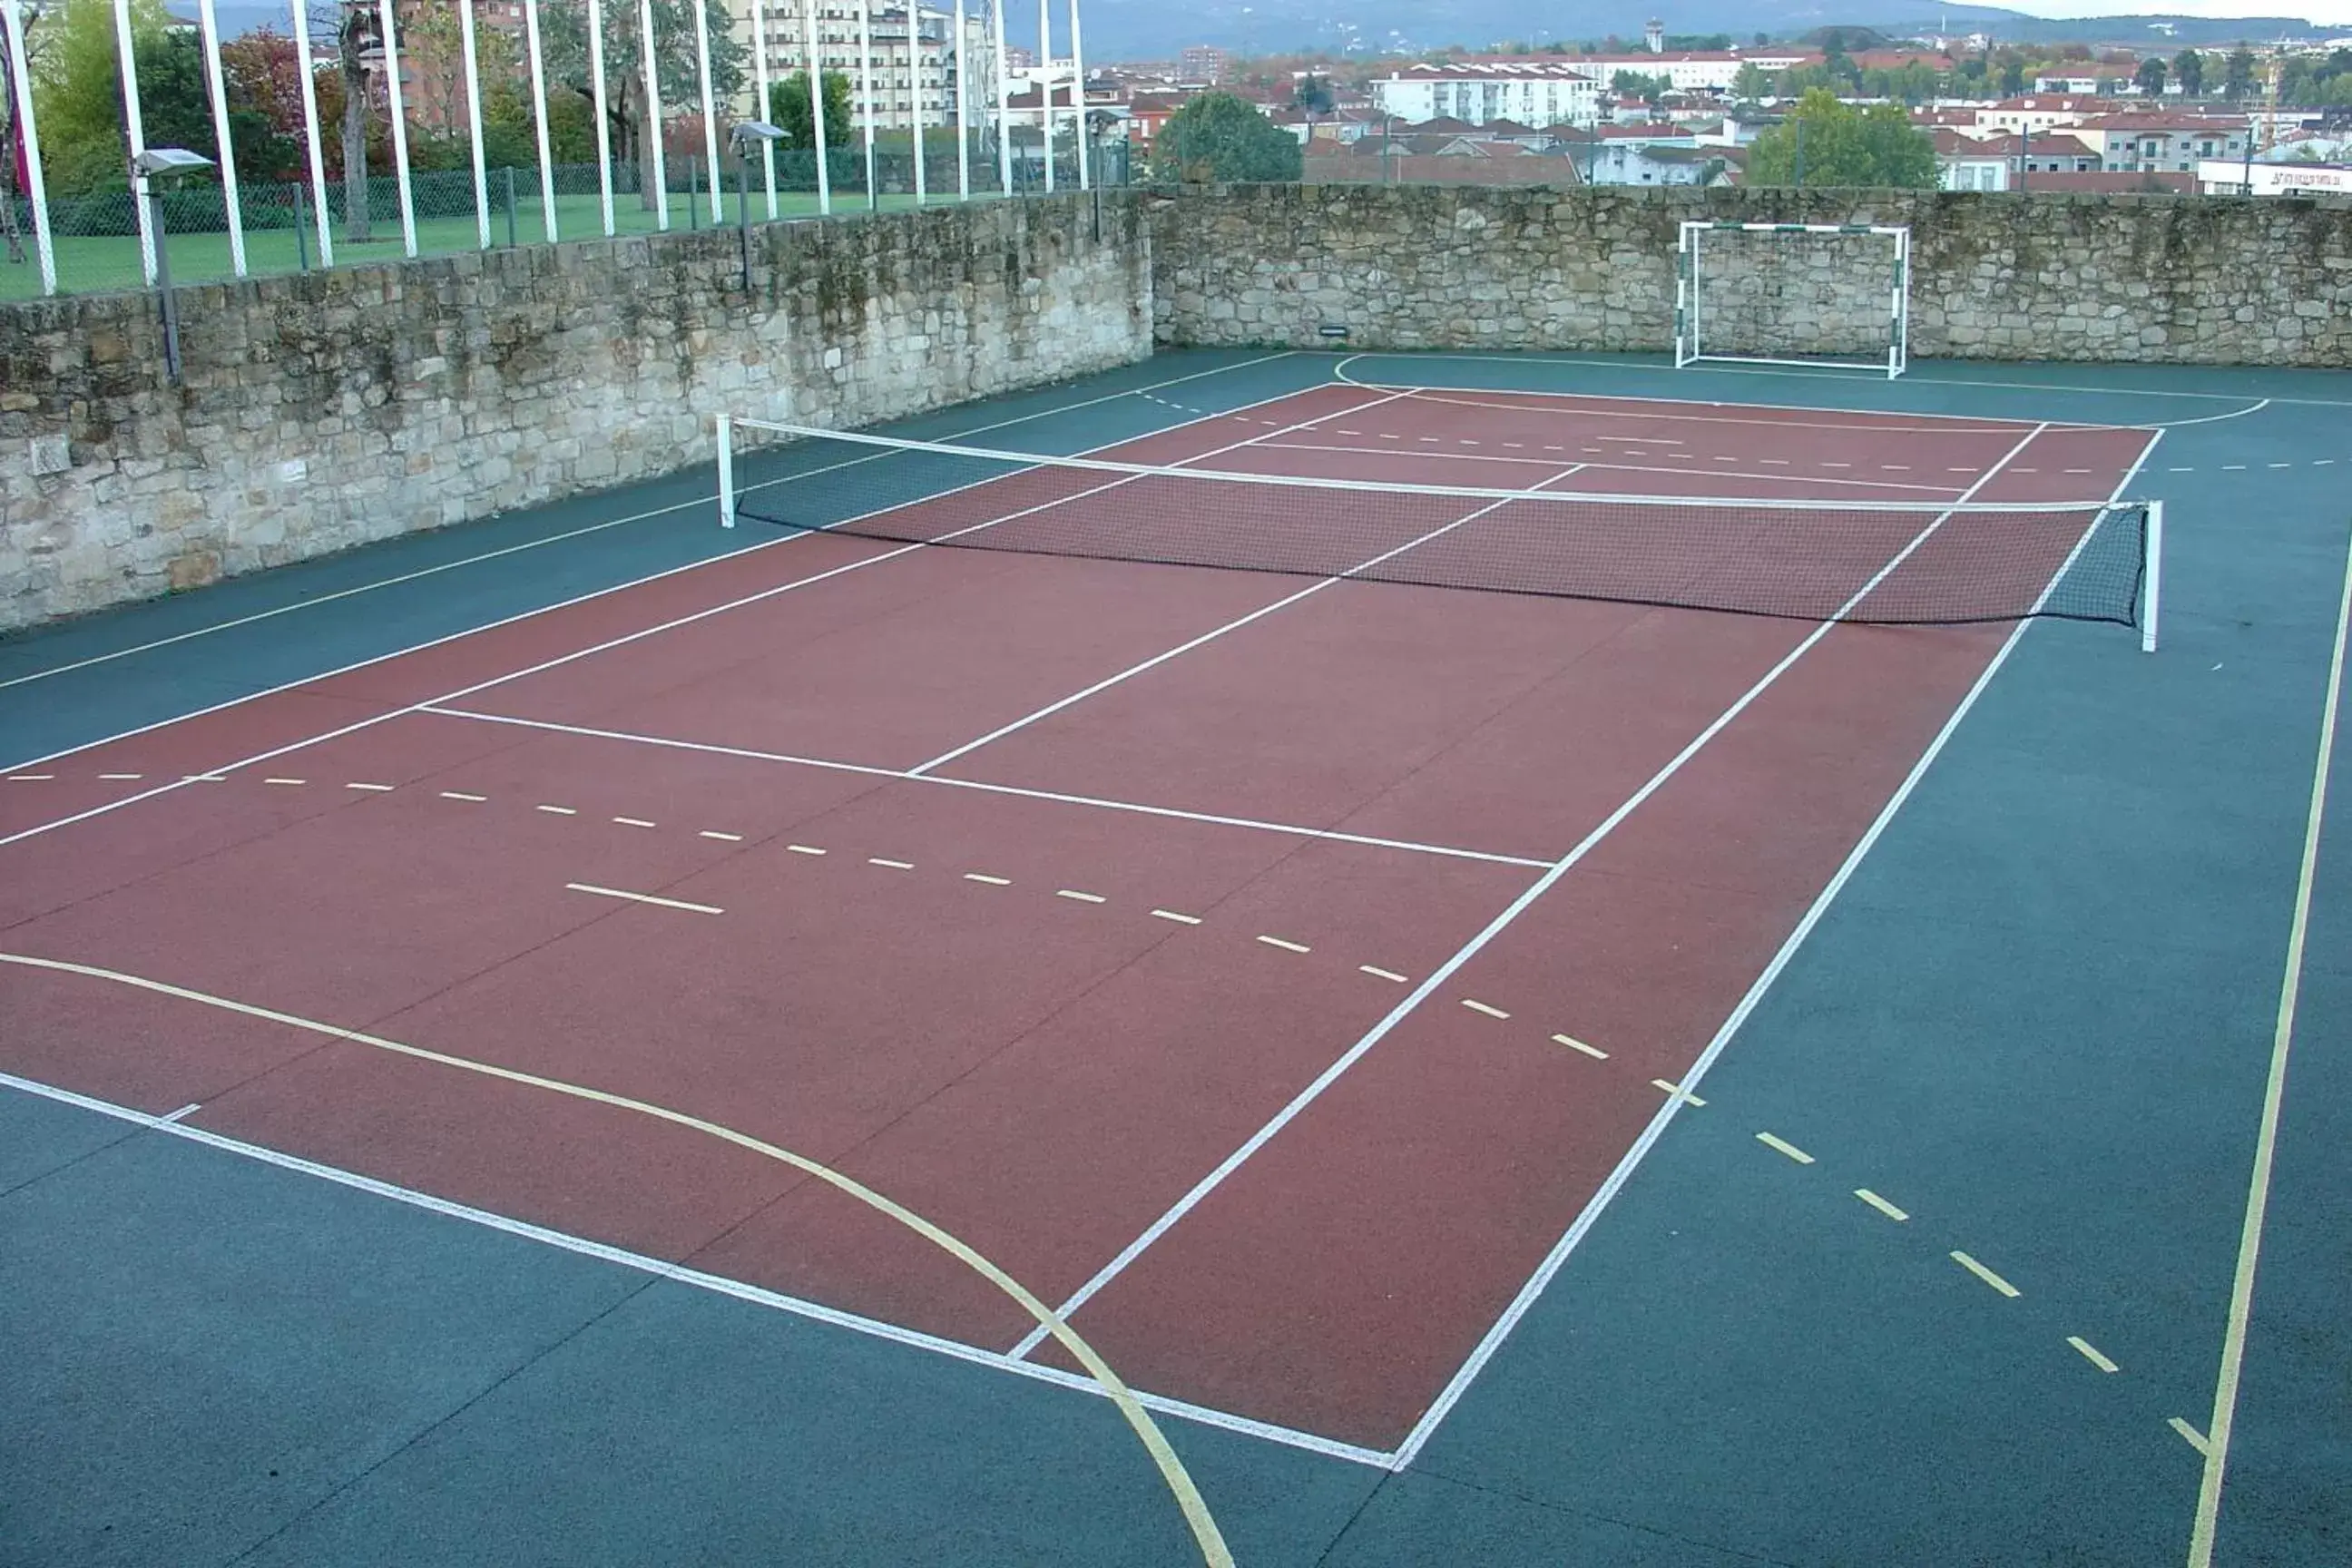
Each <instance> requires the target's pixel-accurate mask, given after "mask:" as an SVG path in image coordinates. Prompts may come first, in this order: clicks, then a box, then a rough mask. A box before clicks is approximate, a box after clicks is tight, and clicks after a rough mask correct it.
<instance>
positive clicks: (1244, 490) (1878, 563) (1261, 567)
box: [719, 417, 2154, 626]
mask: <svg viewBox="0 0 2352 1568" xmlns="http://www.w3.org/2000/svg"><path fill="white" fill-rule="evenodd" d="M1223 458H1224V459H1225V460H1226V461H1228V462H1244V461H1249V460H1253V459H1255V460H1262V461H1270V462H1279V461H1282V460H1284V458H1285V454H1284V453H1283V449H1282V448H1280V447H1247V448H1240V449H1237V450H1236V451H1234V452H1229V453H1226V454H1223ZM719 505H720V512H721V521H723V522H724V523H725V524H726V525H727V526H730V527H732V526H734V525H735V524H736V523H738V522H747V523H749V522H757V523H763V524H768V525H771V526H774V527H781V528H788V529H794V530H804V531H825V532H832V533H838V534H845V535H849V536H853V537H856V538H861V539H873V540H882V541H887V542H898V543H904V544H908V545H940V546H945V547H950V548H953V549H959V550H994V551H1010V552H1021V553H1027V554H1037V555H1056V556H1076V557H1085V558H1090V559H1097V560H1105V561H1125V562H1140V563H1157V564H1162V565H1172V566H1195V567H1213V568H1219V569H1224V570H1241V571H1255V572H1276V573H1286V574H1295V575H1298V576H1306V577H1333V578H1349V579H1352V580H1357V581H1362V582H1370V583H1387V584H1415V585H1422V586H1429V587H1443V588H1465V589H1476V590H1482V591H1486V592H1489V593H1506V594H1533V595H1549V596H1556V597H1563V598H1574V599H1592V600H1603V601H1609V602H1614V603H1625V604H1638V605H1667V606H1673V607H1676V608H1684V609H1696V610H1717V611H1727V612H1732V613H1737V614H1741V615H1751V616H1786V617H1790V618H1794V619H1799V620H1808V621H1815V622H1820V621H1832V620H1835V621H1853V622H1859V623H1864V624H1873V625H1882V626H1906V625H1958V624H1966V623H1971V622H1982V621H2014V620H2021V619H2026V618H2029V617H2033V616H2052V617H2058V618H2063V619H2070V620H2087V621H2110V622H2114V623H2116V624H2118V625H2122V626H2144V624H2145V621H2146V619H2147V616H2149V615H2150V614H2151V613H2152V608H2153V606H2152V604H2150V603H2146V602H2144V600H2145V599H2146V594H2145V590H2146V589H2147V586H2148V584H2147V566H2148V563H2149V562H2150V561H2151V559H2152V555H2151V552H2152V549H2153V545H2154V538H2153V534H2154V531H2153V530H2152V529H2151V527H2150V509H2149V507H2148V506H2147V505H2146V504H2145V503H2140V502H2133V501H2105V500H2084V501H2078V502H2031V503H2019V502H2007V503H1990V502H1987V503H1968V504H1957V503H1954V502H1950V501H1936V500H1900V501H1886V500H1853V501H1845V500H1838V501H1817V500H1753V499H1748V500H1741V499H1717V498H1714V497H1705V498H1699V497H1688V496H1639V495H1614V494H1609V493H1596V492H1571V491H1568V490H1559V489H1485V488H1477V487H1470V486H1456V485H1421V484H1388V483H1377V482H1370V481H1366V480H1360V479H1318V478H1308V477H1302V476H1298V475H1294V474H1283V473H1252V472H1247V471H1244V470H1242V469H1240V468H1174V467H1160V466H1152V465H1147V464H1139V463H1125V462H1116V461H1112V460H1109V459H1107V458H1059V457H1045V456H1041V455H1039V454H1035V453H1025V452H1006V451H998V450H992V449H990V448H986V447H967V446H961V445H955V444H951V443H945V442H935V441H915V440H907V439H901V438H898V437H886V436H871V435H863V434H850V433H845V432H840V431H827V430H818V429H814V428H810V427H807V426H793V425H785V424H780V423H776V422H772V421H768V420H761V419H747V418H737V417H722V418H721V419H720V421H719Z"/></svg>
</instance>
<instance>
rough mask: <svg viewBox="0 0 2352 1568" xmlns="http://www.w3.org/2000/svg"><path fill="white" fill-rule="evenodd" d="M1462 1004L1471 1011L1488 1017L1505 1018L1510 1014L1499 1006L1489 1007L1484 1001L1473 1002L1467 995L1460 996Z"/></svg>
mask: <svg viewBox="0 0 2352 1568" xmlns="http://www.w3.org/2000/svg"><path fill="white" fill-rule="evenodd" d="M1462 1005H1464V1006H1465V1007H1467V1008H1469V1009H1470V1011H1472V1012H1473V1013H1484V1014H1486V1016H1488V1017H1489V1018H1507V1017H1509V1016H1510V1015H1509V1014H1508V1013H1506V1012H1504V1011H1503V1010H1502V1009H1501V1008H1500V1007H1489V1006H1488V1005H1486V1003H1484V1002H1473V1001H1472V1000H1470V998H1469V997H1467V996H1465V997H1464V998H1462Z"/></svg>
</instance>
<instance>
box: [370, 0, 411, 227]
mask: <svg viewBox="0 0 2352 1568" xmlns="http://www.w3.org/2000/svg"><path fill="white" fill-rule="evenodd" d="M375 9H376V19H377V23H378V25H379V26H382V28H383V87H384V92H385V93H386V95H387V96H388V97H389V98H390V100H391V110H392V172H393V174H394V175H396V176H397V178H398V184H399V186H400V247H401V251H402V253H403V254H404V255H405V256H407V257H408V258H410V259H411V260H414V259H415V256H416V194H415V191H414V190H412V189H411V188H410V186H409V184H408V113H407V110H404V109H403V108H402V107H401V99H400V44H399V41H398V40H397V39H396V38H395V37H394V36H393V26H392V0H376V8H375Z"/></svg>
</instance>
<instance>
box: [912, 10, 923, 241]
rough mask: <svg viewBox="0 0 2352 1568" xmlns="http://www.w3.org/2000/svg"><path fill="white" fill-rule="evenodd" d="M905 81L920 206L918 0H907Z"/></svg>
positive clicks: (920, 44)
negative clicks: (912, 121) (911, 118)
mask: <svg viewBox="0 0 2352 1568" xmlns="http://www.w3.org/2000/svg"><path fill="white" fill-rule="evenodd" d="M907 82H908V86H909V87H911V88H912V89H914V90H913V92H912V93H910V94H909V95H908V96H909V99H910V100H911V101H912V103H913V105H914V107H913V109H912V110H910V112H911V113H912V115H913V117H914V126H915V205H917V206H921V205H923V197H924V195H925V194H926V193H925V191H924V187H923V163H924V159H923V151H924V149H923V18H922V5H921V3H920V0H907Z"/></svg>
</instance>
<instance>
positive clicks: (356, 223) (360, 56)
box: [313, 0, 383, 245]
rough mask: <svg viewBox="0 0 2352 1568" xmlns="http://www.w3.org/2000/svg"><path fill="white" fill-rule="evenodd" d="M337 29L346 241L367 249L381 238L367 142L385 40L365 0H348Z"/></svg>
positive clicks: (344, 2) (338, 19)
mask: <svg viewBox="0 0 2352 1568" xmlns="http://www.w3.org/2000/svg"><path fill="white" fill-rule="evenodd" d="M333 24H334V39H335V50H336V58H337V59H338V60H340V61H341V68H340V69H339V71H338V72H337V74H338V75H339V76H341V79H342V83H341V85H342V89H343V119H342V127H343V130H342V140H343V237H344V238H345V239H346V240H349V241H350V242H352V244H354V245H364V244H366V243H367V242H368V241H370V240H372V239H373V238H374V237H375V235H374V232H373V229H372V228H371V226H370V224H369V214H368V177H367V155H368V144H367V139H368V120H369V111H370V110H372V109H373V102H372V101H371V100H372V99H373V94H372V93H371V92H370V91H369V90H368V78H369V77H370V76H372V75H374V74H376V73H375V72H373V71H372V70H370V68H369V67H368V58H369V56H370V55H371V54H375V53H379V52H380V51H381V50H382V48H383V39H382V37H379V36H378V29H377V26H376V11H375V8H374V7H373V6H372V5H364V4H362V3H359V0H343V5H342V9H341V15H339V16H335V17H334V18H333ZM315 29H316V24H315V23H314V24H313V30H314V31H315Z"/></svg>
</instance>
